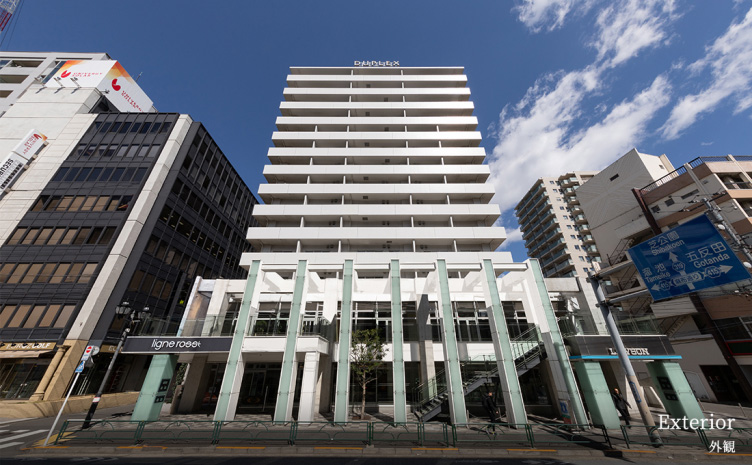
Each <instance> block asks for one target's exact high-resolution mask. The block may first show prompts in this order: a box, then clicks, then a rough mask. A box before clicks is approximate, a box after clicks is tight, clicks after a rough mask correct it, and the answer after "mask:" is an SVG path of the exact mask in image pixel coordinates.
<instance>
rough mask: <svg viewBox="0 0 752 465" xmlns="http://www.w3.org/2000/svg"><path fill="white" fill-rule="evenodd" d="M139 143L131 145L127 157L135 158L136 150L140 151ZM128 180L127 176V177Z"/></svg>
mask: <svg viewBox="0 0 752 465" xmlns="http://www.w3.org/2000/svg"><path fill="white" fill-rule="evenodd" d="M138 148H139V147H138V145H131V147H130V148H129V149H128V153H127V154H125V156H126V158H133V157H135V156H136V152H138ZM125 180H126V181H127V178H126V179H125Z"/></svg>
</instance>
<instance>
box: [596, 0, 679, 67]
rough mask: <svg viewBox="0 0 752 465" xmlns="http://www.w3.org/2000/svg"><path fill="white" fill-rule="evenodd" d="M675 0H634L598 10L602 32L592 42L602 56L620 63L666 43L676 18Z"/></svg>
mask: <svg viewBox="0 0 752 465" xmlns="http://www.w3.org/2000/svg"><path fill="white" fill-rule="evenodd" d="M674 12H675V4H674V1H673V0H630V1H627V2H618V3H614V4H612V5H610V6H608V7H607V8H604V9H603V10H601V12H600V13H598V19H597V20H596V24H597V26H598V30H599V32H598V35H597V36H596V38H595V39H594V40H593V42H592V43H591V46H593V47H594V48H595V49H596V50H597V51H598V60H606V61H607V62H608V65H609V66H616V65H619V64H621V63H623V62H625V61H627V60H629V59H630V58H632V57H635V56H637V54H638V53H639V52H640V51H641V50H643V49H645V48H650V47H656V46H658V45H661V44H663V43H665V42H666V41H667V40H668V39H667V35H666V34H667V25H668V24H669V23H671V22H672V21H674V20H675V19H676V14H675V13H674Z"/></svg>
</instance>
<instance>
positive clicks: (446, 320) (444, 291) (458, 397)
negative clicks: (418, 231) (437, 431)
mask: <svg viewBox="0 0 752 465" xmlns="http://www.w3.org/2000/svg"><path fill="white" fill-rule="evenodd" d="M436 271H437V272H438V275H439V291H440V294H441V318H442V324H441V330H442V332H443V335H444V365H445V366H446V370H445V372H446V377H447V390H448V391H449V412H450V414H451V417H452V423H453V424H455V425H456V424H463V423H467V410H466V409H465V390H464V387H463V386H462V372H461V370H460V357H459V349H458V347H457V335H456V334H455V331H454V314H453V312H452V301H451V297H450V295H449V275H447V267H446V261H444V260H438V261H437V267H436Z"/></svg>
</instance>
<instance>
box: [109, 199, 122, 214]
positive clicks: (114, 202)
mask: <svg viewBox="0 0 752 465" xmlns="http://www.w3.org/2000/svg"><path fill="white" fill-rule="evenodd" d="M118 203H120V196H119V195H113V196H112V198H110V203H109V204H107V211H108V212H114V211H117V206H118Z"/></svg>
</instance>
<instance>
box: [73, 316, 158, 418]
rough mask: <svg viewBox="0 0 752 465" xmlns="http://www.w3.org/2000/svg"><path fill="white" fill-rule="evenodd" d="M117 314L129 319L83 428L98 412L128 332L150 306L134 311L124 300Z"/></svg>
mask: <svg viewBox="0 0 752 465" xmlns="http://www.w3.org/2000/svg"><path fill="white" fill-rule="evenodd" d="M115 314H116V315H118V317H119V318H126V317H127V318H128V321H127V322H126V323H125V325H124V326H125V327H124V328H123V333H122V334H121V335H120V340H119V341H118V345H117V348H116V349H115V353H114V354H113V355H112V360H110V365H109V366H108V367H107V372H106V373H105V374H104V379H102V384H100V385H99V389H98V390H97V393H96V394H95V395H94V399H93V400H92V401H91V407H89V412H88V413H87V414H86V420H84V424H83V425H82V426H81V429H86V428H88V427H89V426H91V419H92V417H93V416H94V412H96V410H97V406H98V405H99V400H100V399H101V398H102V393H103V392H104V388H105V386H106V385H107V381H108V380H109V379H110V374H111V373H112V368H113V367H114V366H115V360H117V356H118V354H119V353H120V349H121V348H122V347H123V343H124V342H125V339H126V338H127V337H128V333H130V332H131V328H132V327H133V325H134V324H136V323H138V322H139V321H141V320H143V319H144V318H146V315H148V314H149V307H144V308H143V310H141V311H139V312H134V311H133V309H132V308H131V305H130V303H129V302H123V303H121V304H120V305H118V306H117V307H115Z"/></svg>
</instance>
